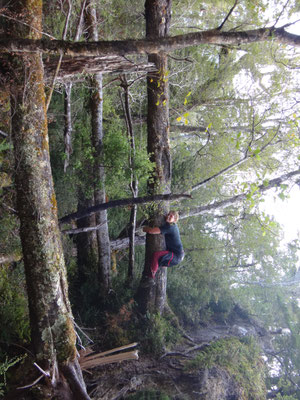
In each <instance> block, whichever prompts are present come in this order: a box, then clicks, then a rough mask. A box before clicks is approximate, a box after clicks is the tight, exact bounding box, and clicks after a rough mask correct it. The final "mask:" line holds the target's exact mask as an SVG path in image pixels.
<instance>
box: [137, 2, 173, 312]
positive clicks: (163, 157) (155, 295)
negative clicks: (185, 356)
mask: <svg viewBox="0 0 300 400" xmlns="http://www.w3.org/2000/svg"><path fill="white" fill-rule="evenodd" d="M145 15H146V38H147V39H156V38H162V37H165V36H166V35H167V34H168V31H169V25H170V19H171V0H161V1H159V2H157V1H155V0H146V3H145ZM148 61H149V62H151V63H154V64H155V66H156V68H157V71H158V72H156V73H150V74H148V77H147V94H148V114H147V115H148V116H147V131H148V139H147V140H148V153H149V154H150V157H151V161H153V162H154V163H155V170H154V171H153V176H152V177H151V179H150V180H149V184H148V190H149V192H150V193H151V194H158V193H161V194H167V193H170V185H171V155H170V148H169V131H170V125H169V84H168V63H167V55H166V54H165V53H159V54H150V55H149V58H148ZM167 210H168V204H167V203H165V204H164V206H160V207H157V208H156V207H155V208H154V210H153V214H152V223H153V225H154V226H160V225H162V223H163V222H164V218H163V215H164V214H165V213H166V212H167ZM163 248H164V243H163V238H162V236H161V235H149V234H148V235H147V239H146V257H145V269H144V274H147V272H148V271H149V269H150V260H151V256H152V253H153V252H154V251H159V250H162V249H163ZM156 280H157V284H156V286H155V289H153V290H144V291H143V290H141V289H139V292H140V295H139V296H138V297H139V298H140V305H141V308H142V311H143V312H146V311H148V310H151V311H154V312H159V313H161V312H162V311H163V309H164V306H165V301H166V281H167V270H166V268H163V269H160V270H159V271H158V274H157V278H156Z"/></svg>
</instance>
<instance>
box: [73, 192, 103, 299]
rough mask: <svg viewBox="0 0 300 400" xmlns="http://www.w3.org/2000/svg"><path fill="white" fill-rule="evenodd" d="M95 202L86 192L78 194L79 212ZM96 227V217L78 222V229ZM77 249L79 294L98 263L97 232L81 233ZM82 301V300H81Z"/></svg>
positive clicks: (77, 287)
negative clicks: (92, 266)
mask: <svg viewBox="0 0 300 400" xmlns="http://www.w3.org/2000/svg"><path fill="white" fill-rule="evenodd" d="M93 204H94V202H93V200H91V199H87V198H86V195H85V194H84V190H81V189H80V190H79V193H78V211H80V210H81V209H84V207H86V206H87V205H90V206H92V205H93ZM90 226H95V215H90V216H87V217H85V218H82V219H80V220H78V221H77V229H83V228H85V227H90ZM75 243H76V247H77V266H78V282H77V285H76V292H77V293H78V294H79V293H80V292H79V290H80V287H82V285H83V284H84V283H85V282H86V280H87V277H88V275H89V273H90V270H91V265H96V264H97V262H98V251H97V237H96V232H95V231H89V232H79V234H78V235H77V236H76V238H75ZM76 297H78V298H79V297H80V296H76ZM79 301H80V300H79Z"/></svg>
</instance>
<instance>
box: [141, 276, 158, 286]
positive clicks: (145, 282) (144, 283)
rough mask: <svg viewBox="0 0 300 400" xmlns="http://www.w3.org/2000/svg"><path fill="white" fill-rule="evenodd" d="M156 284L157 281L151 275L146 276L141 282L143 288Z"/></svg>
mask: <svg viewBox="0 0 300 400" xmlns="http://www.w3.org/2000/svg"><path fill="white" fill-rule="evenodd" d="M154 285H155V281H154V279H153V278H152V277H151V276H144V277H143V279H142V282H141V287H142V288H148V287H152V286H154Z"/></svg>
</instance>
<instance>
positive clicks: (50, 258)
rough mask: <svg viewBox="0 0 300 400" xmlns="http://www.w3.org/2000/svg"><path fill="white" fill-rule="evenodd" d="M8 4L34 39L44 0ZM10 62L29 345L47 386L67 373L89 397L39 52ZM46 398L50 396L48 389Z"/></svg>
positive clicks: (20, 29)
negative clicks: (62, 234) (53, 171)
mask: <svg viewBox="0 0 300 400" xmlns="http://www.w3.org/2000/svg"><path fill="white" fill-rule="evenodd" d="M10 5H11V10H13V11H14V12H16V13H17V16H18V19H19V18H20V16H22V19H23V22H25V23H26V24H28V25H21V24H20V25H18V26H17V28H16V29H14V30H13V32H14V33H15V34H17V35H18V37H23V38H31V39H38V38H39V37H40V33H39V32H41V31H42V26H41V21H42V1H37V0H22V1H20V0H17V1H11V2H10ZM11 66H12V67H13V68H12V69H11V74H12V79H11V81H12V82H13V83H12V86H11V108H12V137H13V144H14V155H15V182H16V191H17V210H18V214H19V218H20V224H21V226H20V235H21V242H22V249H23V257H24V266H25V275H26V285H27V292H28V301H29V313H30V325H31V340H32V345H33V348H34V353H35V356H36V362H37V364H39V365H40V366H41V367H42V368H43V369H44V370H45V371H47V372H48V373H49V381H48V384H49V385H48V386H49V387H50V388H51V389H50V391H52V392H53V391H56V390H57V388H58V387H59V385H58V384H59V383H61V382H62V381H63V380H64V378H65V379H66V380H67V382H68V387H67V390H68V392H69V393H71V396H72V398H76V399H77V398H78V399H79V398H80V399H88V398H89V397H88V395H87V393H86V390H85V384H84V381H83V378H82V374H81V370H80V367H79V364H78V361H77V353H76V347H75V342H76V333H75V330H74V325H73V317H72V312H71V308H70V304H69V300H68V288H67V281H66V271H65V265H64V257H63V252H62V246H61V241H60V232H59V227H58V220H57V209H56V199H55V193H54V188H53V182H52V175H51V167H50V159H49V147H48V132H47V118H46V108H45V93H44V83H43V79H44V77H43V64H42V58H41V55H40V54H38V53H35V54H31V53H28V54H26V55H22V56H14V57H12V59H11ZM13 74H14V75H13ZM62 375H64V378H62ZM45 398H51V397H49V392H48V394H47V395H45Z"/></svg>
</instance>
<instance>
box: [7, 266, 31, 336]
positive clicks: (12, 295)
mask: <svg viewBox="0 0 300 400" xmlns="http://www.w3.org/2000/svg"><path fill="white" fill-rule="evenodd" d="M27 307H28V305H27V298H26V295H25V288H24V275H23V271H22V270H21V268H20V267H18V268H16V269H14V270H11V269H10V268H9V267H4V266H2V267H1V269H0V320H1V323H2V328H1V331H0V341H2V342H7V343H9V342H19V343H20V342H21V343H26V342H28V341H29V337H30V330H29V316H28V308H27Z"/></svg>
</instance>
